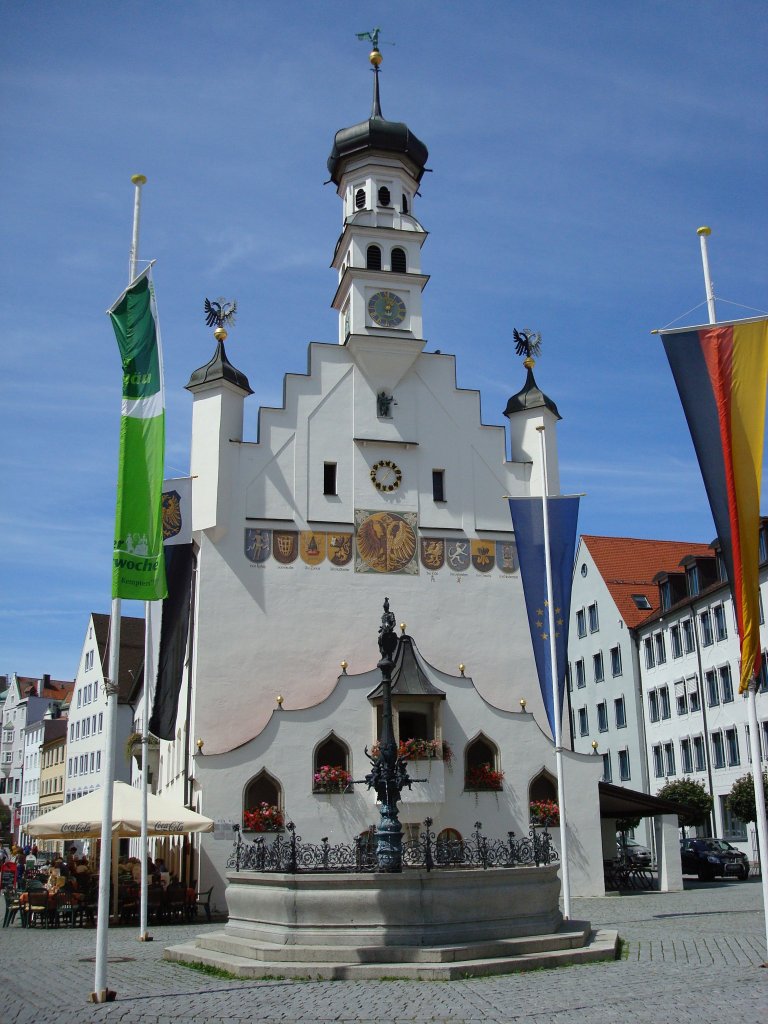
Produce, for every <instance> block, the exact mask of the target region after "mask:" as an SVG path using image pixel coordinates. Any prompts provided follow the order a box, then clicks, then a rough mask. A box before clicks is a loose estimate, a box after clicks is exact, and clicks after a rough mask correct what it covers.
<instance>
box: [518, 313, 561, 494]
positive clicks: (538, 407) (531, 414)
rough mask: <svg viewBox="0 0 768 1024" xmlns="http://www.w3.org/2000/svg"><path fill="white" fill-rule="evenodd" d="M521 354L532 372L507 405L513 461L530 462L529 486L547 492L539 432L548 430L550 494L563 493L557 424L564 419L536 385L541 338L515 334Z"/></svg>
mask: <svg viewBox="0 0 768 1024" xmlns="http://www.w3.org/2000/svg"><path fill="white" fill-rule="evenodd" d="M515 340H516V341H517V343H518V349H517V351H518V353H519V354H520V355H523V354H525V357H526V358H525V359H524V360H523V366H524V367H525V368H526V370H527V371H528V375H527V377H526V379H525V384H524V385H523V387H522V389H521V390H520V391H518V392H517V394H515V395H512V397H511V398H510V399H509V401H508V402H507V407H506V409H505V410H504V415H505V416H506V417H507V419H508V420H509V436H510V442H511V452H510V455H511V458H512V461H513V462H524V463H529V464H530V466H531V471H530V478H529V485H530V493H531V494H543V493H544V477H543V473H542V465H541V444H540V441H539V436H538V429H539V428H540V427H544V428H545V429H546V431H547V488H548V492H549V494H558V493H559V491H560V471H559V462H558V455H557V429H556V427H557V421H558V420H559V419H562V417H561V415H560V413H559V412H558V411H557V406H556V405H555V403H554V402H553V401H552V399H551V398H550V397H549V396H548V395H545V394H544V392H543V391H542V390H541V388H540V387H539V386H538V384H537V383H536V379H535V377H534V376H533V368H534V366H535V365H536V361H535V359H534V358H533V355H534V354H538V351H539V348H540V346H541V339H540V337H539V336H538V335H534V334H533V333H532V332H531V331H523V332H522V334H520V333H518V332H517V331H515Z"/></svg>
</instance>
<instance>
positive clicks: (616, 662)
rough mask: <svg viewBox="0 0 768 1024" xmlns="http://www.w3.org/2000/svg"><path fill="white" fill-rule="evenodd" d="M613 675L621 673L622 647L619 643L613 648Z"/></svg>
mask: <svg viewBox="0 0 768 1024" xmlns="http://www.w3.org/2000/svg"><path fill="white" fill-rule="evenodd" d="M611 675H612V676H620V675H621V647H620V646H619V645H618V644H616V646H615V647H612V648H611Z"/></svg>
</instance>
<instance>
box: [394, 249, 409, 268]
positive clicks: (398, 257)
mask: <svg viewBox="0 0 768 1024" xmlns="http://www.w3.org/2000/svg"><path fill="white" fill-rule="evenodd" d="M391 265H392V271H393V273H395V274H405V273H407V271H408V262H407V260H406V258H405V249H401V248H400V247H399V246H396V247H395V248H394V249H393V250H392V256H391Z"/></svg>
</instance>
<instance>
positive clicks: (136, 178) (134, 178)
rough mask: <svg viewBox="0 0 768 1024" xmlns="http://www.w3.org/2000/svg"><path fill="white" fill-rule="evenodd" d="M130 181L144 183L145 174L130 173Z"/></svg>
mask: <svg viewBox="0 0 768 1024" xmlns="http://www.w3.org/2000/svg"><path fill="white" fill-rule="evenodd" d="M131 181H132V182H133V184H134V185H146V184H147V176H146V174H132V175H131Z"/></svg>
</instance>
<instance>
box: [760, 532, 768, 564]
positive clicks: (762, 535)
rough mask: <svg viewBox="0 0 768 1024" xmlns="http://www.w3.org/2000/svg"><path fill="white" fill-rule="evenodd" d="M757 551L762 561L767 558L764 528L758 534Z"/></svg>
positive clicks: (767, 548) (767, 550) (767, 549)
mask: <svg viewBox="0 0 768 1024" xmlns="http://www.w3.org/2000/svg"><path fill="white" fill-rule="evenodd" d="M757 551H758V556H759V558H760V561H761V562H764V561H765V560H766V558H768V543H766V539H765V530H761V531H760V533H759V534H758V539H757Z"/></svg>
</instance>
